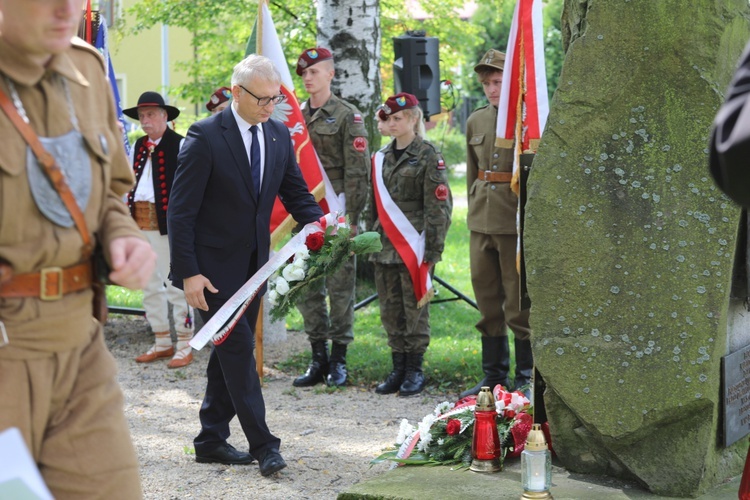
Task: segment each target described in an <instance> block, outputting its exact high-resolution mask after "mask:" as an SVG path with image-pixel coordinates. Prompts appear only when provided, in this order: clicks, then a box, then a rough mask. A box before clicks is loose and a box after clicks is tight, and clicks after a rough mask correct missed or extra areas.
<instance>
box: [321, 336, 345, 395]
mask: <svg viewBox="0 0 750 500" xmlns="http://www.w3.org/2000/svg"><path fill="white" fill-rule="evenodd" d="M326 385H328V386H329V387H343V386H344V385H346V344H339V343H337V342H333V344H332V345H331V359H330V361H329V364H328V377H326Z"/></svg>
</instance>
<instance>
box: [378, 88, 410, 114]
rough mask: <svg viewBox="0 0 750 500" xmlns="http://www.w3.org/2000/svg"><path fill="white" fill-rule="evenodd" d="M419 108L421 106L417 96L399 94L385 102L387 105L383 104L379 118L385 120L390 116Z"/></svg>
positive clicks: (404, 93)
mask: <svg viewBox="0 0 750 500" xmlns="http://www.w3.org/2000/svg"><path fill="white" fill-rule="evenodd" d="M417 106H419V100H417V98H416V97H415V96H413V95H412V94H407V93H406V92H399V93H398V94H396V95H392V96H391V97H389V98H388V99H386V100H385V104H383V106H382V108H381V110H380V111H378V116H379V117H380V119H381V120H385V119H387V118H388V115H392V114H393V113H398V112H399V111H403V110H405V109H412V108H416V107H417Z"/></svg>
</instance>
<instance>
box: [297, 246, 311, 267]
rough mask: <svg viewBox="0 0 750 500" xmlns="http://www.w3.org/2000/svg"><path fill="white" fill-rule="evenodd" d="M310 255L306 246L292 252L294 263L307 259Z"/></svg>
mask: <svg viewBox="0 0 750 500" xmlns="http://www.w3.org/2000/svg"><path fill="white" fill-rule="evenodd" d="M309 257H310V249H309V248H307V247H303V248H302V249H301V250H299V251H297V253H295V254H294V263H295V264H296V263H297V261H302V260H307V259H308V258H309Z"/></svg>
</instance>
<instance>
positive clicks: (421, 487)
mask: <svg viewBox="0 0 750 500" xmlns="http://www.w3.org/2000/svg"><path fill="white" fill-rule="evenodd" d="M553 463H554V460H553ZM739 487H740V477H739V476H737V477H735V478H731V479H727V481H726V482H724V483H723V484H721V485H720V486H718V487H716V488H714V489H712V490H710V491H708V492H707V493H706V494H704V495H702V496H700V497H697V498H698V499H699V500H736V499H737V491H738V490H739ZM522 493H523V488H522V487H521V463H520V460H519V459H514V460H507V461H506V462H505V469H504V470H503V471H502V472H496V473H491V474H481V473H476V472H471V471H469V470H468V469H461V470H455V469H452V468H450V467H397V468H395V469H392V470H389V471H388V472H386V473H384V474H382V475H380V476H378V477H376V478H373V479H370V480H367V481H363V482H361V483H359V484H356V485H354V486H352V487H351V488H350V489H349V490H347V491H345V492H343V493H340V494H339V495H338V497H337V499H338V500H435V499H441V500H442V499H461V498H492V499H495V500H510V499H514V500H517V499H519V498H520V497H521V494H522ZM550 493H551V494H552V496H553V497H554V498H555V500H602V499H607V500H617V499H621V500H632V499H637V498H666V497H661V496H658V495H654V494H653V493H649V492H648V491H646V490H644V489H643V488H641V487H640V486H638V485H637V484H634V483H627V482H624V481H620V480H617V479H613V478H608V477H604V476H591V475H586V474H573V473H570V472H568V471H567V470H565V469H563V468H562V467H558V466H553V468H552V488H551V490H550ZM671 498H674V497H671Z"/></svg>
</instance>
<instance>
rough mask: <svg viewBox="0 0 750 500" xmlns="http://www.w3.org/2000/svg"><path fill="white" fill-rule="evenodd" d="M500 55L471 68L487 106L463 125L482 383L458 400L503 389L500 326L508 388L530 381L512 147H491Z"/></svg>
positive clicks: (502, 60) (502, 57) (490, 55)
mask: <svg viewBox="0 0 750 500" xmlns="http://www.w3.org/2000/svg"><path fill="white" fill-rule="evenodd" d="M504 63H505V54H503V53H502V52H500V51H498V50H492V49H491V50H489V51H488V52H487V53H486V54H485V56H484V57H483V58H482V60H481V61H480V62H479V64H477V65H476V66H474V71H476V72H477V75H478V78H479V81H480V82H481V83H482V87H483V89H484V93H485V95H486V97H487V100H489V104H487V105H486V106H483V107H481V108H479V109H477V110H476V111H474V113H472V114H471V116H469V119H468V121H467V122H466V144H467V146H466V147H467V155H466V185H467V189H468V202H469V213H468V215H467V225H468V227H469V231H471V233H470V240H469V252H470V262H471V284H472V286H473V288H474V296H475V297H476V300H477V306H478V307H479V313H480V314H481V319H480V320H479V322H478V323H477V324H476V328H477V330H479V331H480V332H481V333H482V369H483V371H484V375H485V377H484V379H483V380H482V381H481V382H479V383H478V384H477V385H476V386H474V387H472V388H471V389H467V390H466V391H464V392H462V393H461V395H460V397H462V398H463V397H466V396H468V395H470V394H477V393H478V392H479V390H480V389H481V388H482V386H484V385H488V386H490V387H494V386H495V385H497V384H502V385H503V386H505V387H508V386H509V385H510V384H509V380H508V371H509V369H510V351H509V347H508V332H507V329H506V326H507V327H509V328H510V329H511V330H512V331H513V336H514V343H515V348H516V376H515V385H514V389H518V388H520V387H523V386H525V385H528V384H529V383H530V382H531V374H532V371H533V366H534V361H533V359H532V356H531V341H530V340H529V337H530V333H531V330H530V329H529V310H528V309H523V310H522V309H521V294H520V284H519V282H520V279H519V276H518V270H517V269H516V245H517V238H518V234H517V229H516V212H517V210H518V197H517V196H516V194H515V193H513V191H511V189H510V180H511V175H512V171H513V149H512V148H499V147H496V146H495V131H496V128H497V107H498V104H499V100H500V88H501V86H502V81H503V65H504Z"/></svg>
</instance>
